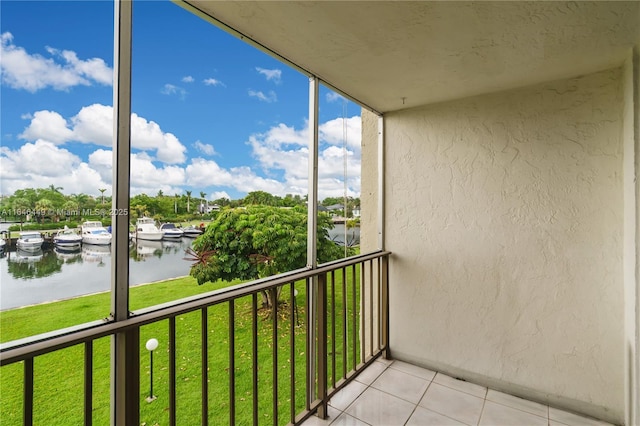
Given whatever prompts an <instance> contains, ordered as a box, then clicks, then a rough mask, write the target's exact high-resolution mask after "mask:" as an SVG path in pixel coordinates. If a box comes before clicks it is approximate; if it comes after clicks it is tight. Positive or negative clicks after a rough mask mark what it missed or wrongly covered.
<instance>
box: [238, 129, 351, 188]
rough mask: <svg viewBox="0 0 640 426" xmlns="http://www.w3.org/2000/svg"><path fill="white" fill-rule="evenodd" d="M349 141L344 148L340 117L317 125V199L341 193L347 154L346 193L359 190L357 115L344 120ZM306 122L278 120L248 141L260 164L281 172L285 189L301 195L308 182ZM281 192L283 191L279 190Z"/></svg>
mask: <svg viewBox="0 0 640 426" xmlns="http://www.w3.org/2000/svg"><path fill="white" fill-rule="evenodd" d="M346 124H347V129H348V130H347V139H348V144H347V147H346V149H345V147H344V146H343V145H344V142H343V141H344V138H343V130H342V129H343V127H342V126H343V120H342V118H337V119H334V120H330V121H328V122H325V123H322V124H321V125H320V126H319V138H320V141H321V146H322V148H321V149H320V152H319V155H318V193H319V196H320V199H322V198H325V197H329V196H339V195H342V194H343V193H344V160H345V156H346V158H347V183H348V194H349V195H352V196H359V194H360V167H361V160H360V139H361V135H360V130H359V129H360V126H361V124H360V117H351V118H349V119H347V120H346ZM308 134H309V129H308V125H306V126H305V128H303V129H295V128H294V127H290V126H286V125H284V124H279V125H277V126H274V127H272V128H271V129H269V131H268V132H265V133H261V134H254V135H251V136H250V137H249V141H248V142H247V143H248V144H249V145H250V146H251V148H252V154H253V156H254V157H255V158H256V160H257V161H258V162H259V164H260V166H261V167H262V168H263V169H264V170H266V171H267V173H273V172H275V171H280V172H281V173H282V174H283V175H284V185H283V188H286V190H285V193H292V194H300V195H304V194H306V193H307V182H308V161H309V160H308V148H307V144H308ZM278 195H284V194H278Z"/></svg>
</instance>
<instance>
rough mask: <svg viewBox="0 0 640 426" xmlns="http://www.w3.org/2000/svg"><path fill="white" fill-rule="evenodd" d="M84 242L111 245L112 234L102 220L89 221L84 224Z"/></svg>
mask: <svg viewBox="0 0 640 426" xmlns="http://www.w3.org/2000/svg"><path fill="white" fill-rule="evenodd" d="M82 242H83V243H84V244H95V245H109V244H111V234H110V233H109V231H107V229H106V228H105V227H104V226H102V222H100V221H97V220H96V221H88V222H84V223H83V224H82Z"/></svg>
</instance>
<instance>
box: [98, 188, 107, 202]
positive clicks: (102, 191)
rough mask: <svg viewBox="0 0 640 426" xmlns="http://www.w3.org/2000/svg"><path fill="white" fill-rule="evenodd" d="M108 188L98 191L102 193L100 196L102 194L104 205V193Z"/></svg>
mask: <svg viewBox="0 0 640 426" xmlns="http://www.w3.org/2000/svg"><path fill="white" fill-rule="evenodd" d="M106 190H107V188H100V189H98V191H100V194H102V204H104V191H106Z"/></svg>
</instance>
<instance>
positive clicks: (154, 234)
mask: <svg viewBox="0 0 640 426" xmlns="http://www.w3.org/2000/svg"><path fill="white" fill-rule="evenodd" d="M163 235H164V233H163V232H162V231H161V230H159V229H158V227H157V226H156V222H155V220H153V219H152V218H150V217H140V218H138V220H137V221H136V232H135V235H134V238H136V239H138V240H151V241H160V240H161V239H162V236H163Z"/></svg>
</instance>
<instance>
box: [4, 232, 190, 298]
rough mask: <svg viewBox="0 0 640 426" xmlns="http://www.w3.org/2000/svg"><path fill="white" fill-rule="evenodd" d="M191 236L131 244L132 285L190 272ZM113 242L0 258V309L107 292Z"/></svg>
mask: <svg viewBox="0 0 640 426" xmlns="http://www.w3.org/2000/svg"><path fill="white" fill-rule="evenodd" d="M192 242H193V240H192V239H189V238H182V239H181V240H180V241H176V242H173V241H170V242H169V241H142V240H140V241H138V242H136V243H131V244H130V245H129V258H130V260H129V285H131V286H133V285H137V284H146V283H149V282H153V281H158V280H163V279H167V278H174V277H180V276H184V275H189V267H190V265H191V262H189V261H187V260H184V259H183V258H184V257H186V256H185V249H187V248H189V247H191V243H192ZM110 275H111V252H110V247H109V246H94V245H90V244H83V246H82V249H81V250H80V251H77V252H73V253H65V252H59V251H57V249H53V250H45V251H40V252H38V253H35V254H32V253H27V252H22V251H12V252H8V253H5V254H4V255H3V257H2V258H0V310H5V309H10V308H16V307H19V306H25V305H31V304H35V303H42V302H48V301H52V300H59V299H68V298H72V297H75V296H79V295H83V294H91V293H97V292H101V291H107V290H109V289H110V287H111V284H110V280H111V276H110Z"/></svg>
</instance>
